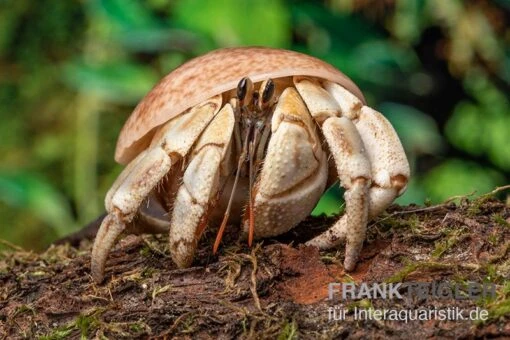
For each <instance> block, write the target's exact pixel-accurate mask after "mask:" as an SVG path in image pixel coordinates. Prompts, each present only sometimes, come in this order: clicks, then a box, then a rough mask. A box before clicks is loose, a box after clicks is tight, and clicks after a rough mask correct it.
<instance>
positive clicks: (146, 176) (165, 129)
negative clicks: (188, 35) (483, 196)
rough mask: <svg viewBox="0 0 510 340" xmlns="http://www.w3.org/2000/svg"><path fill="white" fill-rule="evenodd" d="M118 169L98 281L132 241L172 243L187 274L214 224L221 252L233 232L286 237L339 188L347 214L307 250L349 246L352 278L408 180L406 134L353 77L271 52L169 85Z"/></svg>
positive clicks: (174, 75) (142, 112)
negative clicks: (132, 236) (110, 259)
mask: <svg viewBox="0 0 510 340" xmlns="http://www.w3.org/2000/svg"><path fill="white" fill-rule="evenodd" d="M115 159H116V160H117V161H118V162H119V163H122V164H127V166H126V167H125V169H124V170H123V171H122V173H121V174H120V175H119V177H118V178H117V180H116V181H115V183H114V184H113V185H112V187H111V189H110V190H109V192H108V193H107V195H106V199H105V204H106V210H107V213H108V214H107V216H106V218H105V219H104V220H103V222H102V224H101V227H100V229H99V231H98V234H97V236H96V239H95V242H94V246H93V250H92V276H93V278H94V279H95V280H96V281H97V282H101V281H102V279H103V276H104V268H105V262H106V259H107V256H108V253H109V251H110V249H111V248H112V246H113V245H114V244H115V242H116V239H117V238H118V237H119V236H120V235H121V234H122V233H145V232H168V233H169V237H170V253H171V256H172V259H173V260H174V262H175V263H176V264H177V265H178V266H179V267H188V266H190V265H191V263H192V261H193V256H194V253H195V250H196V247H197V242H198V240H199V238H200V236H201V234H202V233H203V231H204V229H205V228H206V226H207V225H209V224H210V225H217V226H218V225H219V230H218V233H217V237H216V242H215V244H214V251H216V249H217V248H218V245H219V243H220V241H221V237H222V234H223V231H224V230H225V227H226V226H227V225H229V224H230V223H235V222H240V223H241V229H242V232H243V233H244V234H245V235H246V237H247V239H248V243H249V244H251V243H252V240H253V239H257V238H263V237H271V236H275V235H279V234H282V233H284V232H286V231H288V230H290V229H291V228H293V227H294V226H296V225H297V224H298V223H299V222H300V221H302V220H303V219H304V218H305V217H307V216H308V215H309V214H310V212H311V211H312V209H313V208H314V207H315V205H316V204H317V202H318V201H319V199H320V197H321V195H322V194H323V193H324V191H325V190H326V188H328V187H329V186H330V185H332V184H333V183H335V182H336V181H337V180H338V179H339V180H340V185H341V186H342V187H343V188H344V189H345V194H344V197H345V204H346V209H345V213H344V214H343V215H342V217H341V218H340V219H339V220H338V221H337V222H336V223H335V224H334V225H333V226H332V227H331V228H330V229H329V230H327V231H325V232H324V233H323V234H320V235H318V236H317V237H315V238H313V239H312V240H310V241H308V242H307V244H309V245H313V246H317V247H319V248H331V247H334V246H336V245H338V244H340V243H342V242H344V241H345V243H346V250H345V262H344V266H345V268H346V270H353V269H354V267H355V266H356V262H357V260H358V257H359V253H360V250H361V249H362V246H363V242H364V239H365V232H366V228H367V223H368V221H369V220H370V219H372V218H374V217H375V216H376V215H378V214H380V213H381V212H382V211H383V210H385V209H386V208H387V207H388V205H389V204H391V202H393V200H394V199H395V198H396V197H397V196H398V195H400V194H402V193H403V192H404V190H405V189H406V185H407V181H408V178H409V164H408V161H407V158H406V156H405V153H404V150H403V148H402V145H401V143H400V140H399V138H398V136H397V134H396V132H395V130H394V129H393V127H392V126H391V124H390V123H389V122H388V121H387V120H386V119H385V118H384V117H383V116H382V115H381V114H380V113H379V112H377V111H375V110H373V109H371V108H370V107H368V106H366V105H365V99H364V97H363V94H362V93H361V91H360V90H359V89H358V87H357V86H356V85H355V84H354V83H353V82H352V81H351V80H350V79H349V78H347V77H346V76H345V75H344V74H343V73H341V72H340V71H338V70H337V69H335V68H334V67H333V66H331V65H329V64H327V63H325V62H323V61H321V60H319V59H316V58H313V57H310V56H308V55H304V54H301V53H297V52H293V51H287V50H280V49H270V48H260V47H245V48H229V49H220V50H216V51H213V52H210V53H208V54H206V55H204V56H201V57H198V58H195V59H193V60H191V61H189V62H187V63H185V64H183V65H182V66H180V67H179V68H177V69H175V70H174V71H173V72H171V73H170V74H168V75H167V76H166V77H165V78H163V79H162V80H161V82H160V83H159V84H157V85H156V86H155V87H154V88H153V89H152V90H151V91H150V92H149V93H148V94H147V95H146V97H145V98H144V99H143V100H142V101H141V102H140V104H139V105H138V106H137V107H136V109H135V111H134V112H133V114H132V115H131V116H130V117H129V119H128V121H127V122H126V124H125V125H124V127H123V129H122V131H121V133H120V136H119V139H118V142H117V149H116V154H115ZM151 205H154V206H160V207H161V208H162V209H163V210H164V212H166V216H167V220H166V221H165V220H162V219H161V218H156V217H154V216H151V214H150V213H148V212H147V207H150V206H151Z"/></svg>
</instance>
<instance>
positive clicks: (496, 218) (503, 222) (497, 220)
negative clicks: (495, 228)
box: [491, 214, 510, 229]
mask: <svg viewBox="0 0 510 340" xmlns="http://www.w3.org/2000/svg"><path fill="white" fill-rule="evenodd" d="M491 219H492V220H493V221H494V222H495V223H496V224H498V225H500V226H502V227H504V228H509V229H510V223H508V222H507V221H506V220H505V219H504V218H503V216H501V215H500V214H493V215H492V216H491Z"/></svg>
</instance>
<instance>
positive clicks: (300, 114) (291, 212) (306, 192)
mask: <svg viewBox="0 0 510 340" xmlns="http://www.w3.org/2000/svg"><path fill="white" fill-rule="evenodd" d="M271 131H272V135H271V139H270V141H269V145H268V148H267V154H266V157H265V160H264V163H263V166H262V170H261V173H260V175H259V177H258V179H257V181H256V183H255V186H254V188H253V209H254V211H253V214H254V215H255V221H254V224H255V227H254V237H255V238H260V237H269V236H275V235H278V234H281V233H283V232H286V231H288V230H289V229H290V228H292V227H294V226H295V225H296V224H298V223H299V222H300V221H302V220H303V219H304V218H305V217H306V216H308V215H309V214H310V212H311V211H312V210H313V208H314V206H315V204H316V202H317V201H318V200H319V198H320V196H321V195H322V193H323V191H324V188H325V186H326V181H327V157H326V155H325V153H324V152H323V150H322V147H321V143H320V140H319V138H318V136H317V134H316V131H315V123H314V122H313V120H312V119H311V117H310V114H309V113H308V110H307V109H306V106H305V104H304V103H303V101H302V100H301V98H300V96H299V94H298V93H297V91H296V90H295V89H294V88H287V89H285V90H284V92H283V93H282V94H281V96H280V99H279V101H278V104H277V106H276V108H275V111H274V113H273V117H272V121H271ZM248 215H249V214H247V213H245V216H244V223H243V230H244V232H245V233H248V231H249V224H250V223H249V219H248V217H249V216H248Z"/></svg>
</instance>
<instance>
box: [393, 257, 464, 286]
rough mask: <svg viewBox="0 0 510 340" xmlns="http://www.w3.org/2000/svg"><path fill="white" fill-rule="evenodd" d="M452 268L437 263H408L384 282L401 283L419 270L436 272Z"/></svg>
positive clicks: (448, 265)
mask: <svg viewBox="0 0 510 340" xmlns="http://www.w3.org/2000/svg"><path fill="white" fill-rule="evenodd" d="M451 267H454V265H450V264H445V263H439V262H413V263H408V264H406V265H405V266H404V268H402V270H400V271H399V272H397V273H396V274H394V275H392V276H390V277H389V278H387V279H386V280H385V281H386V282H387V283H397V282H403V281H404V280H405V279H406V278H407V276H409V275H410V274H412V273H414V272H415V271H417V270H420V269H427V270H437V269H445V268H451Z"/></svg>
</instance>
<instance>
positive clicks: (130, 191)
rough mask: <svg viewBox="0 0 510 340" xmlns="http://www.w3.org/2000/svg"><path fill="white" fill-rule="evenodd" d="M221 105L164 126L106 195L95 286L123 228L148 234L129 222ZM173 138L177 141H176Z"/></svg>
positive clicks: (213, 102)
mask: <svg viewBox="0 0 510 340" xmlns="http://www.w3.org/2000/svg"><path fill="white" fill-rule="evenodd" d="M221 101H222V99H221V96H216V97H213V98H211V99H209V100H208V101H206V102H204V103H202V104H200V105H197V106H196V107H194V108H192V109H191V110H190V111H188V112H186V113H185V114H183V115H181V116H178V117H176V118H175V119H173V120H171V121H170V122H168V123H167V124H166V125H165V126H163V127H162V128H161V129H160V132H159V133H158V134H157V135H155V136H154V139H153V142H152V144H151V146H150V148H149V149H148V150H147V151H144V152H142V153H141V154H140V156H139V157H137V158H136V159H135V160H133V164H130V165H128V166H127V167H126V168H125V169H124V171H123V172H122V173H121V174H120V175H119V179H118V180H117V181H116V182H115V183H114V185H113V187H112V189H111V190H110V191H109V192H108V194H107V195H106V201H105V206H106V210H107V212H108V215H107V216H106V218H105V219H104V220H103V223H102V224H101V226H100V228H99V231H98V233H97V235H96V239H95V240H94V246H93V248H92V258H91V272H92V276H93V278H94V280H95V281H96V282H101V281H102V280H103V276H104V267H105V263H106V258H107V256H108V253H109V251H110V249H111V248H112V247H113V245H114V244H115V242H116V240H117V238H118V237H119V236H120V235H121V234H122V232H124V231H125V230H126V227H127V226H129V232H133V233H141V232H144V231H149V232H150V231H151V230H150V228H148V229H144V228H143V225H135V224H134V223H132V220H133V218H134V217H135V216H136V215H137V213H138V210H139V208H140V205H141V204H142V202H143V201H144V200H145V199H146V198H147V197H148V196H149V194H150V192H151V191H152V190H153V189H154V187H156V186H157V184H158V183H159V182H160V180H161V179H162V178H163V177H164V176H165V175H166V174H167V173H168V172H169V171H170V169H171V167H172V165H173V164H175V163H176V161H177V160H178V159H179V158H180V157H184V156H185V155H186V154H187V153H188V150H189V149H190V148H191V146H192V145H193V142H194V141H195V140H196V139H197V138H198V136H199V135H200V133H201V132H202V131H203V129H204V128H205V127H206V126H207V124H208V123H209V122H210V121H211V119H212V118H213V117H214V115H215V113H216V112H218V109H219V107H220V106H221ZM176 135H177V136H179V137H181V138H176Z"/></svg>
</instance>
